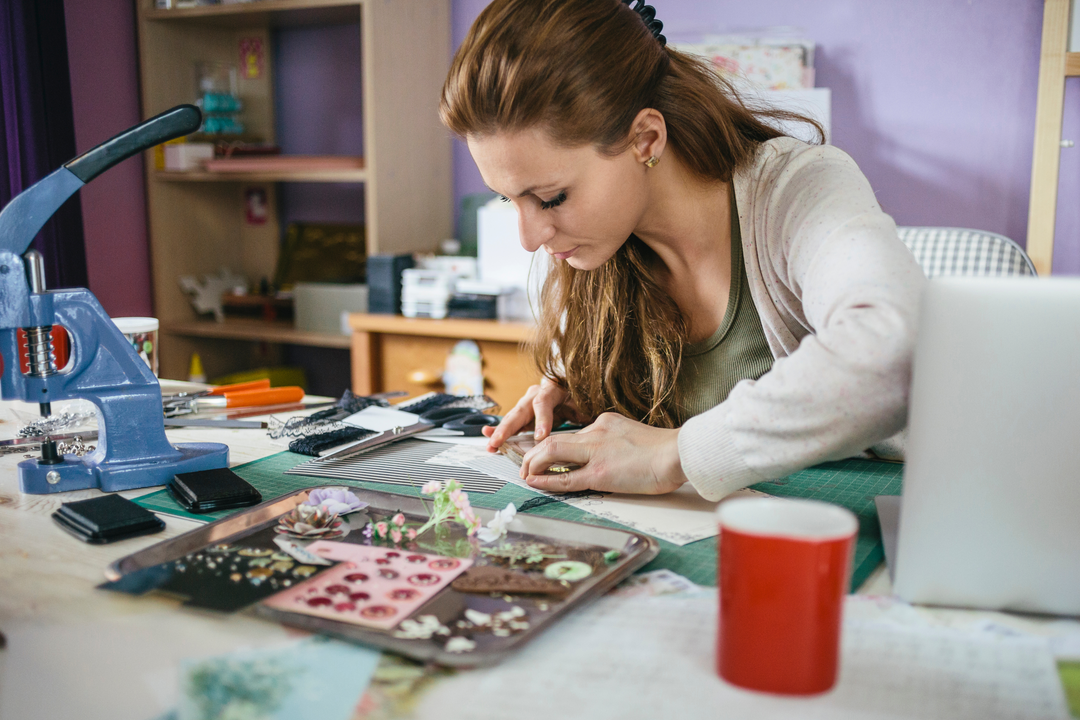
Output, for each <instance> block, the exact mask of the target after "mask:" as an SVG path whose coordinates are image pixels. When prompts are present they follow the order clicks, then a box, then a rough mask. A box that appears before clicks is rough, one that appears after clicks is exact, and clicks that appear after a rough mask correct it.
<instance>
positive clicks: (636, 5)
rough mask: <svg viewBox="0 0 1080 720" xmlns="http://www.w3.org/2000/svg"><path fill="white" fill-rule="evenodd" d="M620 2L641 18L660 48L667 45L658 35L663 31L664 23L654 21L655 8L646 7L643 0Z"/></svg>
mask: <svg viewBox="0 0 1080 720" xmlns="http://www.w3.org/2000/svg"><path fill="white" fill-rule="evenodd" d="M622 2H623V5H626V6H627V7H629V8H631V9H632V10H633V11H634V12H636V13H637V14H638V15H640V16H641V20H642V22H644V23H645V27H647V28H649V32H651V33H652V34H653V37H654V38H656V39H657V41H658V42H659V43H660V46H661V47H663V46H665V45H667V38H665V37H664V36H663V35H661V34H660V31H661V30H663V29H664V23H662V22H660V21H659V20H657V19H656V8H654V7H653V6H652V5H646V4H645V0H622Z"/></svg>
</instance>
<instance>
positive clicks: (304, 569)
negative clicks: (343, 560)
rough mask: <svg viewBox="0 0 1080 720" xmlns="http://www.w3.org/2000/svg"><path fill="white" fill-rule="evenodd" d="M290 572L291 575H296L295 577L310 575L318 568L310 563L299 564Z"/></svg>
mask: <svg viewBox="0 0 1080 720" xmlns="http://www.w3.org/2000/svg"><path fill="white" fill-rule="evenodd" d="M292 572H293V575H296V576H297V577H311V576H312V575H314V574H315V573H316V572H318V568H315V567H313V566H311V565H300V566H298V567H297V568H295V569H294V570H293V571H292Z"/></svg>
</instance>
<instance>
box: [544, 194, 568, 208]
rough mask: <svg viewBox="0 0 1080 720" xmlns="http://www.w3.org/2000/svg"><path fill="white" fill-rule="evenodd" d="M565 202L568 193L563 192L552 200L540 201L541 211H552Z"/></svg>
mask: <svg viewBox="0 0 1080 720" xmlns="http://www.w3.org/2000/svg"><path fill="white" fill-rule="evenodd" d="M564 202H566V193H564V192H561V193H559V194H558V195H556V196H555V197H553V198H551V199H550V200H541V201H540V209H541V210H550V209H551V208H556V207H559V206H560V205H562V204H563V203H564Z"/></svg>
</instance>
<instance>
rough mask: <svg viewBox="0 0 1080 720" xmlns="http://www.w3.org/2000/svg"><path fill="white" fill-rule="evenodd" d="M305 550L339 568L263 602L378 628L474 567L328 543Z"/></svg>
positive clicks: (413, 554) (396, 620)
mask: <svg viewBox="0 0 1080 720" xmlns="http://www.w3.org/2000/svg"><path fill="white" fill-rule="evenodd" d="M307 549H308V550H309V551H310V552H313V553H315V554H316V555H320V556H322V557H325V558H328V559H330V560H338V561H340V562H341V564H340V565H338V566H337V567H334V568H331V569H330V570H327V571H326V572H324V573H321V574H319V575H318V576H316V577H314V578H312V579H311V580H308V581H307V582H304V583H301V584H300V585H297V586H295V587H293V588H291V589H289V590H286V591H284V592H280V593H278V594H277V595H274V596H273V597H270V598H268V599H266V600H264V601H263V604H264V605H268V606H270V607H272V608H276V609H278V610H285V611H287V612H295V613H302V614H304V615H314V616H316V617H322V618H329V619H330V620H338V621H341V622H347V623H351V624H353V625H363V626H365V627H373V628H379V629H382V630H390V629H392V628H394V627H396V626H397V624H398V623H400V622H401V621H402V620H404V619H405V618H407V617H409V615H411V614H412V613H413V612H415V611H416V610H417V608H419V607H420V606H421V605H423V604H424V603H426V602H427V601H428V600H430V599H431V598H433V597H435V595H436V594H437V593H438V592H439V591H440V590H442V589H443V588H444V587H446V586H447V585H449V584H450V583H451V582H453V580H454V578H456V577H457V576H458V575H460V574H461V573H462V572H464V571H465V570H466V569H468V567H469V566H470V565H472V560H462V559H460V558H451V557H444V556H442V555H428V554H425V553H417V552H410V551H408V550H400V549H397V548H384V547H369V546H367V545H354V544H352V543H342V542H333V541H329V540H320V541H318V542H314V543H312V544H311V545H308V547H307Z"/></svg>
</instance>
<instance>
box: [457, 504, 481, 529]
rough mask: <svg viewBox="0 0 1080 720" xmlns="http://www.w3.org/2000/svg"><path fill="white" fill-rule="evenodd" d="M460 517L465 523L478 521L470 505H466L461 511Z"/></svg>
mask: <svg viewBox="0 0 1080 720" xmlns="http://www.w3.org/2000/svg"><path fill="white" fill-rule="evenodd" d="M461 519H462V521H464V523H465V524H466V525H472V524H474V523H476V522H477V521H478V518H477V517H476V513H475V512H473V509H472V506H471V505H466V506H465V509H464V510H462V511H461Z"/></svg>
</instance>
